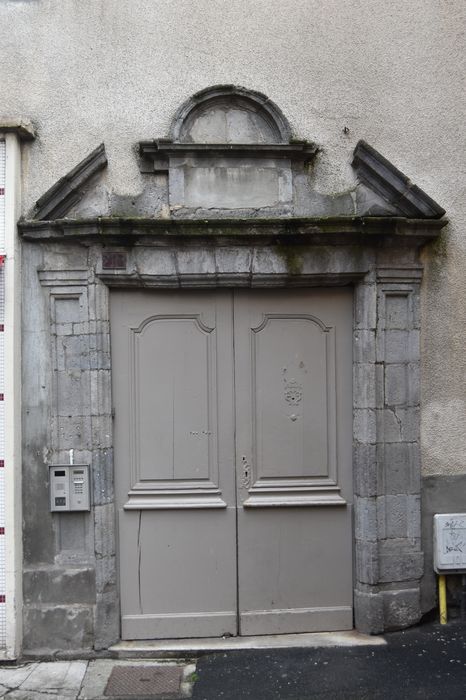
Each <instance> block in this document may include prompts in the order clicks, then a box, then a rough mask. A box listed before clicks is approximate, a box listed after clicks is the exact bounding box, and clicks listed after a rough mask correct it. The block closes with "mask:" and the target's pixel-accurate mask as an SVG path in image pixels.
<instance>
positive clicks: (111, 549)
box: [94, 503, 115, 557]
mask: <svg viewBox="0 0 466 700" xmlns="http://www.w3.org/2000/svg"><path fill="white" fill-rule="evenodd" d="M94 528H95V554H96V557H108V556H114V555H115V508H114V505H113V503H106V504H104V505H100V506H95V507H94Z"/></svg>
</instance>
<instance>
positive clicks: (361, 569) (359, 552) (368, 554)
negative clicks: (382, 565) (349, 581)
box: [356, 540, 379, 585]
mask: <svg viewBox="0 0 466 700" xmlns="http://www.w3.org/2000/svg"><path fill="white" fill-rule="evenodd" d="M356 577H357V580H358V581H360V583H365V584H371V585H376V584H377V583H378V582H379V552H378V543H377V542H368V541H367V540H364V541H360V540H356Z"/></svg>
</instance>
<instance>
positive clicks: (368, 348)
mask: <svg viewBox="0 0 466 700" xmlns="http://www.w3.org/2000/svg"><path fill="white" fill-rule="evenodd" d="M353 362H375V331H366V330H362V329H359V330H355V331H354V333H353Z"/></svg>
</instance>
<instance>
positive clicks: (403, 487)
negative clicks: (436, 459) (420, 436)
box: [378, 442, 420, 495]
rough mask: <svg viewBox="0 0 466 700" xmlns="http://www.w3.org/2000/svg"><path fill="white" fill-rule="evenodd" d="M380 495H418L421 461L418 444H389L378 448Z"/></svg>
mask: <svg viewBox="0 0 466 700" xmlns="http://www.w3.org/2000/svg"><path fill="white" fill-rule="evenodd" d="M378 465H379V494H381V495H383V494H390V495H392V494H403V493H404V494H417V493H419V489H420V459H419V445H418V444H417V443H406V442H400V443H387V444H383V445H380V446H379V447H378Z"/></svg>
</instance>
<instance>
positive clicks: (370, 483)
mask: <svg viewBox="0 0 466 700" xmlns="http://www.w3.org/2000/svg"><path fill="white" fill-rule="evenodd" d="M353 466H354V491H355V495H357V496H363V497H366V498H367V497H370V496H376V495H377V447H376V445H370V444H365V443H360V442H355V443H354V445H353Z"/></svg>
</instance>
